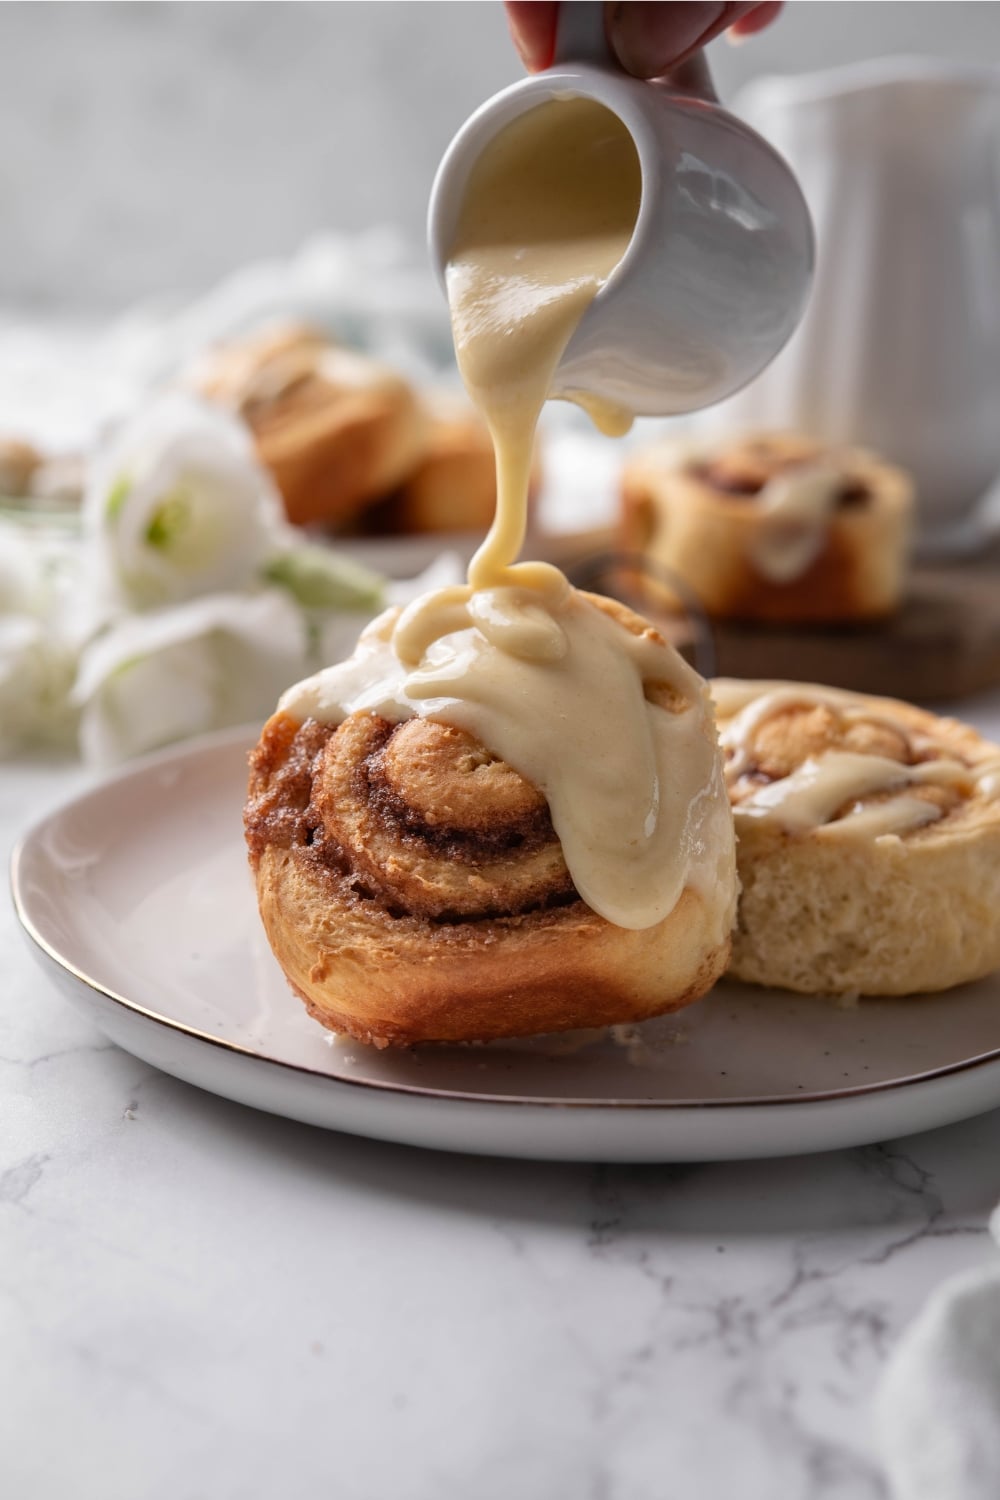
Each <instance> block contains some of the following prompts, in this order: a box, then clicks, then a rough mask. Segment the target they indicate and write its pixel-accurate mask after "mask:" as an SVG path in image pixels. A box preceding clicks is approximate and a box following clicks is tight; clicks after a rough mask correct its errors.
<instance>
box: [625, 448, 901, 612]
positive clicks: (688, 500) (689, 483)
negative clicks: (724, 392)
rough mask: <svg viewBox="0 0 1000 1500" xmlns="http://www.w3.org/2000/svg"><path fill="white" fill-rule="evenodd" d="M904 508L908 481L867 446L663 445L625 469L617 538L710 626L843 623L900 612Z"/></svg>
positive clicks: (640, 453) (641, 454) (638, 456)
mask: <svg viewBox="0 0 1000 1500" xmlns="http://www.w3.org/2000/svg"><path fill="white" fill-rule="evenodd" d="M912 509H913V489H912V485H911V483H910V481H909V479H908V477H907V476H906V475H905V474H904V473H903V471H902V470H901V469H898V468H895V467H894V466H893V465H891V464H888V463H885V462H883V461H882V460H881V459H879V458H877V457H876V456H875V455H874V454H872V453H870V452H868V451H867V450H864V449H860V448H833V447H827V446H825V445H823V444H821V443H819V442H815V441H813V440H812V439H811V438H808V437H804V436H801V435H798V434H774V435H760V436H751V437H746V438H741V439H739V440H737V441H733V442H730V443H725V444H719V445H716V446H715V447H707V446H706V447H701V448H698V447H693V446H690V445H680V444H678V443H677V442H676V441H671V442H663V443H659V444H655V445H653V446H651V447H649V448H647V449H644V450H640V451H638V452H636V453H635V454H634V455H633V456H632V457H631V458H630V459H629V460H628V462H627V463H626V465H625V469H624V473H623V512H622V536H623V541H624V544H625V546H627V547H628V548H629V549H630V550H633V551H636V552H643V553H645V554H647V555H648V556H650V557H652V558H653V559H654V560H655V561H657V562H659V563H662V564H663V565H665V566H666V567H668V568H670V569H672V570H673V572H675V573H676V574H678V575H679V576H680V577H681V578H682V579H684V580H685V582H687V583H688V584H689V585H690V587H691V588H692V589H693V590H694V591H695V593H696V594H697V595H698V597H699V599H700V600H701V602H702V604H703V605H704V607H705V609H706V610H707V611H708V612H709V614H711V615H713V616H715V617H716V618H719V619H726V618H729V619H742V620H748V621H751V620H752V621H768V622H775V623H797V622H801V623H807V622H814V623H844V622H851V621H863V620H873V619H878V618H881V617H884V616H886V615H889V614H891V613H892V612H893V611H894V610H895V609H896V608H897V607H898V605H899V603H900V601H901V598H902V595H903V590H904V586H905V581H906V563H907V554H908V548H909V537H910V526H911V515H912Z"/></svg>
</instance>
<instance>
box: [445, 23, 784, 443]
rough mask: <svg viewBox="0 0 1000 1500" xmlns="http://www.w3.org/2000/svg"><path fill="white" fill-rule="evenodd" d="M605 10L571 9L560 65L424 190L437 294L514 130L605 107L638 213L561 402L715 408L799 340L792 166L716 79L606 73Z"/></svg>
mask: <svg viewBox="0 0 1000 1500" xmlns="http://www.w3.org/2000/svg"><path fill="white" fill-rule="evenodd" d="M603 12H604V7H603V5H601V4H598V3H595V0H564V3H563V4H562V5H561V6H560V12H559V17H560V19H559V34H558V46H557V49H556V52H557V55H556V61H555V63H554V64H553V66H552V67H551V68H549V69H547V70H546V71H545V72H544V73H538V74H535V75H534V76H533V77H531V78H525V79H523V80H522V81H521V82H520V83H516V84H514V85H513V86H512V87H511V88H508V89H505V90H504V91H503V92H502V93H500V94H497V95H496V96H495V98H493V99H490V100H488V101H487V103H486V104H484V105H483V106H482V107H481V108H480V109H478V110H477V111H476V113H475V114H474V115H473V116H472V117H471V119H469V120H468V121H467V122H466V124H465V125H464V126H463V127H462V129H461V130H460V131H459V132H458V135H457V136H456V137H455V139H454V140H453V141H452V143H451V145H450V146H449V148H448V150H447V152H446V153H445V156H444V159H443V161H442V162H441V166H440V167H439V169H438V173H437V177H436V179H435V182H434V187H433V189H432V192H431V202H430V211H429V217H428V236H429V241H430V250H431V259H432V261H433V262H434V264H435V265H436V267H437V270H438V273H439V275H440V278H441V280H442V284H443V282H444V271H445V266H446V264H447V261H448V256H449V253H450V251H451V248H452V242H453V236H454V232H455V225H456V223H457V220H458V215H459V211H460V208H461V205H462V202H463V198H464V194H465V189H466V184H467V182H468V179H469V175H470V173H471V170H472V167H473V165H474V163H475V161H476V159H477V157H478V155H479V153H480V152H481V151H482V150H483V148H484V147H485V146H486V144H487V143H488V142H489V141H490V140H491V139H492V138H493V137H494V136H495V135H496V134H497V132H498V131H500V130H502V129H503V127H504V126H505V125H507V124H509V123H510V121H512V120H514V119H516V118H517V116H518V115H521V114H523V113H525V111H527V110H530V109H533V108H535V107H536V106H538V105H540V104H545V103H547V102H549V101H551V100H553V99H564V98H568V97H582V98H586V99H592V100H594V101H596V102H597V103H598V104H602V105H604V106H605V107H606V108H607V109H609V110H610V111H611V112H612V113H613V114H615V115H617V116H618V118H619V119H620V120H621V121H622V123H623V124H624V125H625V127H626V129H627V130H628V131H629V133H630V135H631V136H632V139H633V140H634V142H635V146H636V150H637V152H638V156H639V164H640V168H641V172H642V191H641V201H640V206H639V216H638V219H637V221H636V226H635V230H634V232H633V235H632V239H631V242H630V243H629V246H628V249H627V250H626V252H625V255H624V257H623V258H622V260H621V261H620V262H619V264H618V265H617V266H616V267H615V269H614V271H612V273H611V275H610V277H609V278H608V280H607V282H606V283H605V285H604V286H603V287H602V289H601V290H600V291H599V292H598V294H597V296H596V297H595V298H594V300H593V302H592V303H591V304H590V306H589V308H588V309H587V311H586V312H585V313H584V315H583V317H582V318H581V320H580V323H579V324H578V326H577V328H576V331H575V333H574V334H573V336H572V338H571V339H570V341H569V344H568V345H567V347H566V350H565V352H564V354H563V357H562V359H561V361H560V363H559V367H558V369H557V370H556V373H555V377H554V380H553V385H552V394H553V395H556V396H559V395H570V394H572V393H574V392H581V391H582V392H587V393H589V394H591V395H594V396H599V397H601V398H603V399H604V400H605V401H608V402H610V403H612V404H613V405H615V406H619V407H624V408H626V409H627V410H629V411H632V412H634V413H635V414H636V415H638V416H643V415H647V416H670V415H675V414H678V413H682V412H691V411H697V410H699V409H700V408H701V407H704V406H708V405H710V404H711V403H713V402H716V401H721V400H723V399H724V397H726V396H729V395H731V394H732V393H733V392H734V391H737V390H739V389H740V387H741V386H742V385H744V384H745V383H746V382H747V381H748V380H751V379H752V378H753V376H754V375H756V374H757V373H758V371H760V370H762V369H763V368H764V366H765V365H766V364H767V363H768V361H769V360H771V359H773V357H774V355H775V354H776V353H777V351H778V350H779V349H780V348H781V347H782V346H783V345H784V344H785V342H786V340H787V339H788V337H789V336H790V334H791V332H792V330H793V329H794V328H795V326H796V324H797V322H798V320H799V317H800V316H801V313H802V308H803V306H804V304H805V300H806V296H807V294H808V291H809V284H810V279H811V275H812V265H813V236H812V226H811V224H810V222H809V214H808V212H807V210H806V206H805V203H804V201H803V198H802V194H801V192H800V191H799V187H798V184H797V183H796V181H795V178H794V176H793V175H792V173H791V172H790V171H789V168H788V166H787V164H786V163H785V162H784V161H783V160H782V158H781V157H780V156H779V155H778V153H777V152H776V151H774V150H773V149H772V148H771V146H769V145H768V144H767V143H766V142H765V141H763V140H762V139H761V138H760V136H759V135H757V134H756V133H755V132H754V131H753V130H750V129H748V127H747V126H746V125H745V124H743V123H742V122H741V121H739V120H737V119H735V118H734V117H733V116H732V115H731V114H729V113H727V111H726V110H724V109H723V108H722V107H721V106H720V105H719V103H718V101H717V100H716V99H715V98H714V97H713V96H712V95H711V93H710V87H709V85H708V80H707V72H704V71H702V72H701V73H699V71H698V70H697V69H689V70H688V77H687V78H686V79H685V83H687V82H688V81H690V83H691V84H692V85H693V86H692V87H687V86H684V87H681V86H678V85H677V83H676V82H674V83H671V84H667V83H645V82H641V81H639V80H638V79H635V78H632V77H630V76H629V75H628V74H626V73H624V72H622V70H621V69H620V68H619V67H618V66H617V65H616V64H615V63H614V62H613V61H612V59H611V57H610V55H609V53H608V50H607V45H606V43H605V40H604V19H603Z"/></svg>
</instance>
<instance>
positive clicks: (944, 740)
mask: <svg viewBox="0 0 1000 1500" xmlns="http://www.w3.org/2000/svg"><path fill="white" fill-rule="evenodd" d="M712 695H713V698H714V700H715V705H716V713H717V715H718V720H719V729H720V738H721V742H722V745H723V751H724V755H725V760H726V772H725V774H726V782H727V786H728V789H729V796H730V800H731V802H732V806H733V813H734V818H735V823H736V832H737V839H738V851H739V874H740V881H741V884H742V894H741V897H740V904H739V913H738V920H737V927H736V932H735V934H734V938H733V959H732V966H731V971H732V973H733V974H734V975H735V976H736V977H737V978H740V979H744V980H750V981H751V982H753V983H756V984H768V985H778V986H780V987H782V988H785V989H792V990H800V991H803V992H806V993H826V994H862V995H907V994H912V993H916V992H920V991H927V990H942V989H947V988H949V987H950V986H952V985H956V984H961V983H963V982H965V981H966V980H971V979H975V978H978V977H980V976H981V975H983V974H987V973H989V972H990V971H991V970H993V969H995V968H997V967H998V966H1000V921H998V918H997V912H998V911H1000V748H998V747H997V746H996V745H992V744H989V743H988V742H987V741H986V740H984V739H982V738H981V737H980V736H979V735H978V734H977V733H976V732H975V730H973V729H971V728H969V727H968V726H967V725H964V724H960V723H958V722H957V721H956V720H955V719H942V718H938V717H937V716H936V715H934V714H931V713H927V712H925V711H924V710H922V709H919V708H914V707H912V706H911V705H910V704H907V703H899V702H896V701H895V700H894V699H890V698H870V697H866V696H864V695H862V694H860V693H849V692H843V691H840V690H838V689H834V688H826V687H814V686H811V685H809V684H803V683H775V682H737V681H734V680H725V679H720V680H718V681H716V682H714V683H713V684H712Z"/></svg>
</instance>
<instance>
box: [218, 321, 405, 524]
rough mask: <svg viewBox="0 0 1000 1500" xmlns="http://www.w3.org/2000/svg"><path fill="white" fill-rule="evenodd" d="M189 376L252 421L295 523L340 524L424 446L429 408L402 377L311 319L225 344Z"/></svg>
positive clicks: (386, 488) (401, 473) (378, 494)
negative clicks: (317, 326) (333, 339)
mask: <svg viewBox="0 0 1000 1500" xmlns="http://www.w3.org/2000/svg"><path fill="white" fill-rule="evenodd" d="M190 379H191V383H192V384H193V385H194V386H195V388H196V389H197V390H198V391H199V392H200V393H201V394H202V395H205V396H207V397H209V398H210V399H212V400H216V401H220V402H223V403H224V404H225V405H227V406H229V407H231V408H233V409H234V410H236V411H238V412H239V413H240V415H241V416H242V417H243V418H244V419H245V420H246V422H247V423H248V425H249V427H250V429H251V431H252V432H253V435H254V439H255V442H256V445H257V451H258V454H259V455H260V459H261V462H262V463H264V464H265V465H266V466H267V468H269V469H270V470H271V473H272V474H273V476H274V479H275V482H276V484H277V486H278V488H279V490H280V491H281V494H282V498H283V499H284V502H285V509H286V512H287V514H288V519H289V520H290V521H293V522H294V523H296V524H297V525H307V524H310V523H321V524H323V525H329V526H335V527H342V526H343V525H345V524H346V523H347V522H349V521H351V520H352V519H353V518H354V517H355V516H357V515H358V514H359V513H360V512H361V511H362V510H364V509H365V507H366V506H368V505H370V504H371V503H372V502H373V501H376V500H380V499H382V498H383V497H384V496H385V495H387V494H389V492H390V491H391V490H394V489H395V488H396V486H397V485H398V484H399V483H400V482H401V481H402V480H403V479H404V478H405V477H406V476H407V475H408V474H410V473H411V472H412V470H413V469H414V468H415V467H416V465H417V464H418V463H419V461H420V458H421V456H422V454H423V451H424V446H425V441H426V417H425V415H424V413H423V411H422V409H421V407H420V405H419V403H418V401H417V399H416V396H415V395H414V393H413V391H412V390H411V389H410V387H409V385H408V384H407V382H406V381H405V380H404V379H403V377H402V376H401V375H398V374H397V373H396V372H395V371H394V370H390V369H389V368H388V367H387V366H385V365H382V364H379V363H378V362H377V361H375V360H373V359H370V358H368V357H367V356H366V355H363V354H359V353H357V352H356V351H354V350H351V349H345V348H341V347H339V346H337V345H335V344H332V343H330V342H329V340H328V339H326V338H325V337H324V336H323V335H322V334H320V333H318V332H316V331H315V330H313V329H310V328H305V327H298V326H291V327H283V328H280V329H276V330H270V331H269V332H266V333H263V334H259V335H257V336H256V337H253V338H249V339H246V340H243V341H241V342H239V343H233V344H228V345H223V346H221V347H219V348H218V349H216V350H213V351H212V352H211V353H210V354H209V355H207V356H206V357H205V358H204V359H203V360H202V362H201V364H200V365H199V367H198V368H197V369H196V370H195V371H194V372H193V373H192V375H191V377H190Z"/></svg>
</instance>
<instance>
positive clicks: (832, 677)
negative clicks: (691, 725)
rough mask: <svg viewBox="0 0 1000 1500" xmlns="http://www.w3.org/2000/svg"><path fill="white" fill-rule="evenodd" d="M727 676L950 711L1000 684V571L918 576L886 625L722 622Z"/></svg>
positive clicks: (718, 634) (720, 658) (719, 654)
mask: <svg viewBox="0 0 1000 1500" xmlns="http://www.w3.org/2000/svg"><path fill="white" fill-rule="evenodd" d="M714 636H715V648H716V658H717V660H716V672H717V673H718V675H719V676H721V677H788V678H792V679H793V680H796V681H799V682H826V683H830V684H831V685H832V686H834V687H846V688H853V689H855V690H856V691H858V692H863V693H884V694H887V695H888V696H890V697H893V698H907V699H909V700H910V701H912V702H917V703H919V702H942V701H948V700H952V699H957V698H965V697H968V696H969V695H970V694H971V693H977V692H981V691H982V690H983V689H985V688H991V687H996V686H997V685H998V684H1000V568H996V567H995V568H992V569H982V568H975V567H969V566H967V567H954V568H947V569H945V568H940V569H933V570H931V569H917V570H915V572H914V574H913V577H912V580H911V585H910V590H909V594H908V597H907V600H906V603H905V604H904V606H903V608H902V609H901V610H900V612H899V614H898V615H895V616H893V618H892V619H890V620H887V621H885V623H884V624H880V625H866V626H858V627H852V628H848V627H843V628H832V627H827V628H825V629H821V628H819V627H816V626H795V627H792V628H778V627H775V626H759V625H756V626H755V625H738V624H735V623H733V622H725V623H722V622H716V624H715V627H714Z"/></svg>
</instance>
